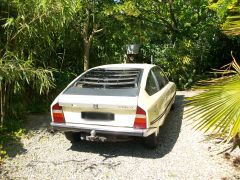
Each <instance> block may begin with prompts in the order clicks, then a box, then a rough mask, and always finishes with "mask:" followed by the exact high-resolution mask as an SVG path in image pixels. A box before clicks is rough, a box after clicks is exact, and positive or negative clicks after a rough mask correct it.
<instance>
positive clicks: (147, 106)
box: [51, 64, 176, 135]
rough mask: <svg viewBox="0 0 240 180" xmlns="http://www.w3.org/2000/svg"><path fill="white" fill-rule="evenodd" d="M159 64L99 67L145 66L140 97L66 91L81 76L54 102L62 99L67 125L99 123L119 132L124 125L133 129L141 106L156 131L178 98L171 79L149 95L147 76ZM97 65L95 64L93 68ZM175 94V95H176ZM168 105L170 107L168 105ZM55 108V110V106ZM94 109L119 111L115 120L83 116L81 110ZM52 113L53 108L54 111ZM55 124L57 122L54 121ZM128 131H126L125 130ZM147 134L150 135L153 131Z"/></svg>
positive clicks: (54, 102) (98, 110) (124, 65)
mask: <svg viewBox="0 0 240 180" xmlns="http://www.w3.org/2000/svg"><path fill="white" fill-rule="evenodd" d="M154 66H155V65H151V64H111V65H103V66H98V67H95V68H108V69H111V68H114V69H115V68H120V69H121V68H141V69H144V71H143V74H142V80H141V84H140V86H139V88H140V91H139V96H138V97H124V96H116V97H114V96H83V95H65V94H63V92H64V91H65V90H66V89H67V88H68V87H69V86H71V85H72V84H73V83H74V82H75V81H76V80H77V79H78V78H79V77H80V76H82V75H84V74H85V73H86V72H88V71H89V70H91V69H89V70H88V71H86V72H85V73H83V74H81V75H80V76H78V77H77V78H76V79H74V80H73V81H72V82H71V83H70V84H69V85H68V86H67V87H66V88H65V89H64V90H63V91H62V93H60V94H59V95H58V97H57V98H56V99H55V100H54V101H53V103H52V105H51V109H52V106H53V105H54V104H56V103H59V104H60V106H63V112H64V116H65V121H66V123H65V124H62V126H64V127H72V126H74V127H77V128H79V129H81V128H83V127H84V128H86V127H88V128H89V129H94V127H95V126H97V127H98V129H99V128H100V129H101V127H102V130H105V131H107V130H108V129H110V130H111V132H112V131H116V132H118V133H119V132H121V128H129V129H128V130H129V131H132V132H135V131H133V124H134V120H135V117H136V107H137V106H139V107H141V108H142V109H144V110H145V112H146V116H147V129H149V132H150V133H154V132H155V131H156V130H157V129H158V128H157V127H159V126H161V125H162V124H163V122H164V120H165V118H166V116H167V114H168V112H169V110H170V107H171V105H172V103H174V101H171V99H172V98H173V97H174V96H175V93H176V86H175V84H174V83H173V82H169V83H168V84H167V85H166V86H165V87H164V88H163V89H161V90H160V91H158V92H157V93H155V94H154V95H152V96H149V95H148V94H147V92H146V91H145V86H146V79H147V77H148V73H149V70H150V69H151V68H152V67H154ZM92 69H94V68H92ZM174 98H175V97H174ZM96 104H97V105H98V109H94V108H93V106H94V105H96ZM167 106H168V108H166V107H167ZM51 111H52V110H51ZM82 111H84V112H86V111H94V112H111V113H114V114H115V120H114V121H109V120H107V121H104V120H85V119H82V118H81V112H82ZM51 113H52V112H51ZM160 115H162V116H161V119H159V120H158V121H157V122H155V123H151V122H152V121H154V120H155V119H156V118H157V117H159V116H160ZM52 124H54V123H52ZM123 134H124V133H123ZM145 135H146V134H145ZM147 135H150V134H149V133H148V134H147Z"/></svg>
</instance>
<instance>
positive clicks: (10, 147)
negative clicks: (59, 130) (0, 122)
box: [0, 115, 51, 163]
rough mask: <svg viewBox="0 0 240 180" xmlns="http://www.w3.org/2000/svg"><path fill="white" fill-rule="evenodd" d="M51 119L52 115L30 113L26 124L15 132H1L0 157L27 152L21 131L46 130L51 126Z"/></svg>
mask: <svg viewBox="0 0 240 180" xmlns="http://www.w3.org/2000/svg"><path fill="white" fill-rule="evenodd" d="M50 120H51V118H50V115H41V116H39V115H29V116H28V117H27V122H26V124H25V125H23V126H22V127H19V129H17V130H15V131H14V132H4V131H2V132H0V157H6V156H8V157H15V156H16V155H18V154H23V153H25V152H26V151H27V150H26V149H25V148H24V147H23V144H22V142H21V137H20V136H21V134H22V132H21V131H22V130H26V131H27V132H30V131H36V130H45V129H46V128H49V124H50ZM0 160H1V158H0ZM0 163H1V162H0Z"/></svg>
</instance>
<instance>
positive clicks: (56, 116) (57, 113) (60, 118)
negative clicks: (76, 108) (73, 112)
mask: <svg viewBox="0 0 240 180" xmlns="http://www.w3.org/2000/svg"><path fill="white" fill-rule="evenodd" d="M52 117H53V122H55V123H64V122H65V118H64V114H63V111H62V106H59V104H58V103H57V104H55V105H53V107H52Z"/></svg>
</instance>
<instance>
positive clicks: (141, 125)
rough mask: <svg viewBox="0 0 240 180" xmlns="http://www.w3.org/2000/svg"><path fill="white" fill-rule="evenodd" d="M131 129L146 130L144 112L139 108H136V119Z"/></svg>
mask: <svg viewBox="0 0 240 180" xmlns="http://www.w3.org/2000/svg"><path fill="white" fill-rule="evenodd" d="M133 127H134V128H136V129H146V127H147V123H146V112H145V111H144V110H143V109H142V108H140V107H137V111H136V118H135V121H134V125H133Z"/></svg>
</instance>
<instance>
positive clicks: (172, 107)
mask: <svg viewBox="0 0 240 180" xmlns="http://www.w3.org/2000/svg"><path fill="white" fill-rule="evenodd" d="M175 108H176V104H175V103H173V104H172V106H171V109H170V110H171V111H173V110H174V109H175Z"/></svg>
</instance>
